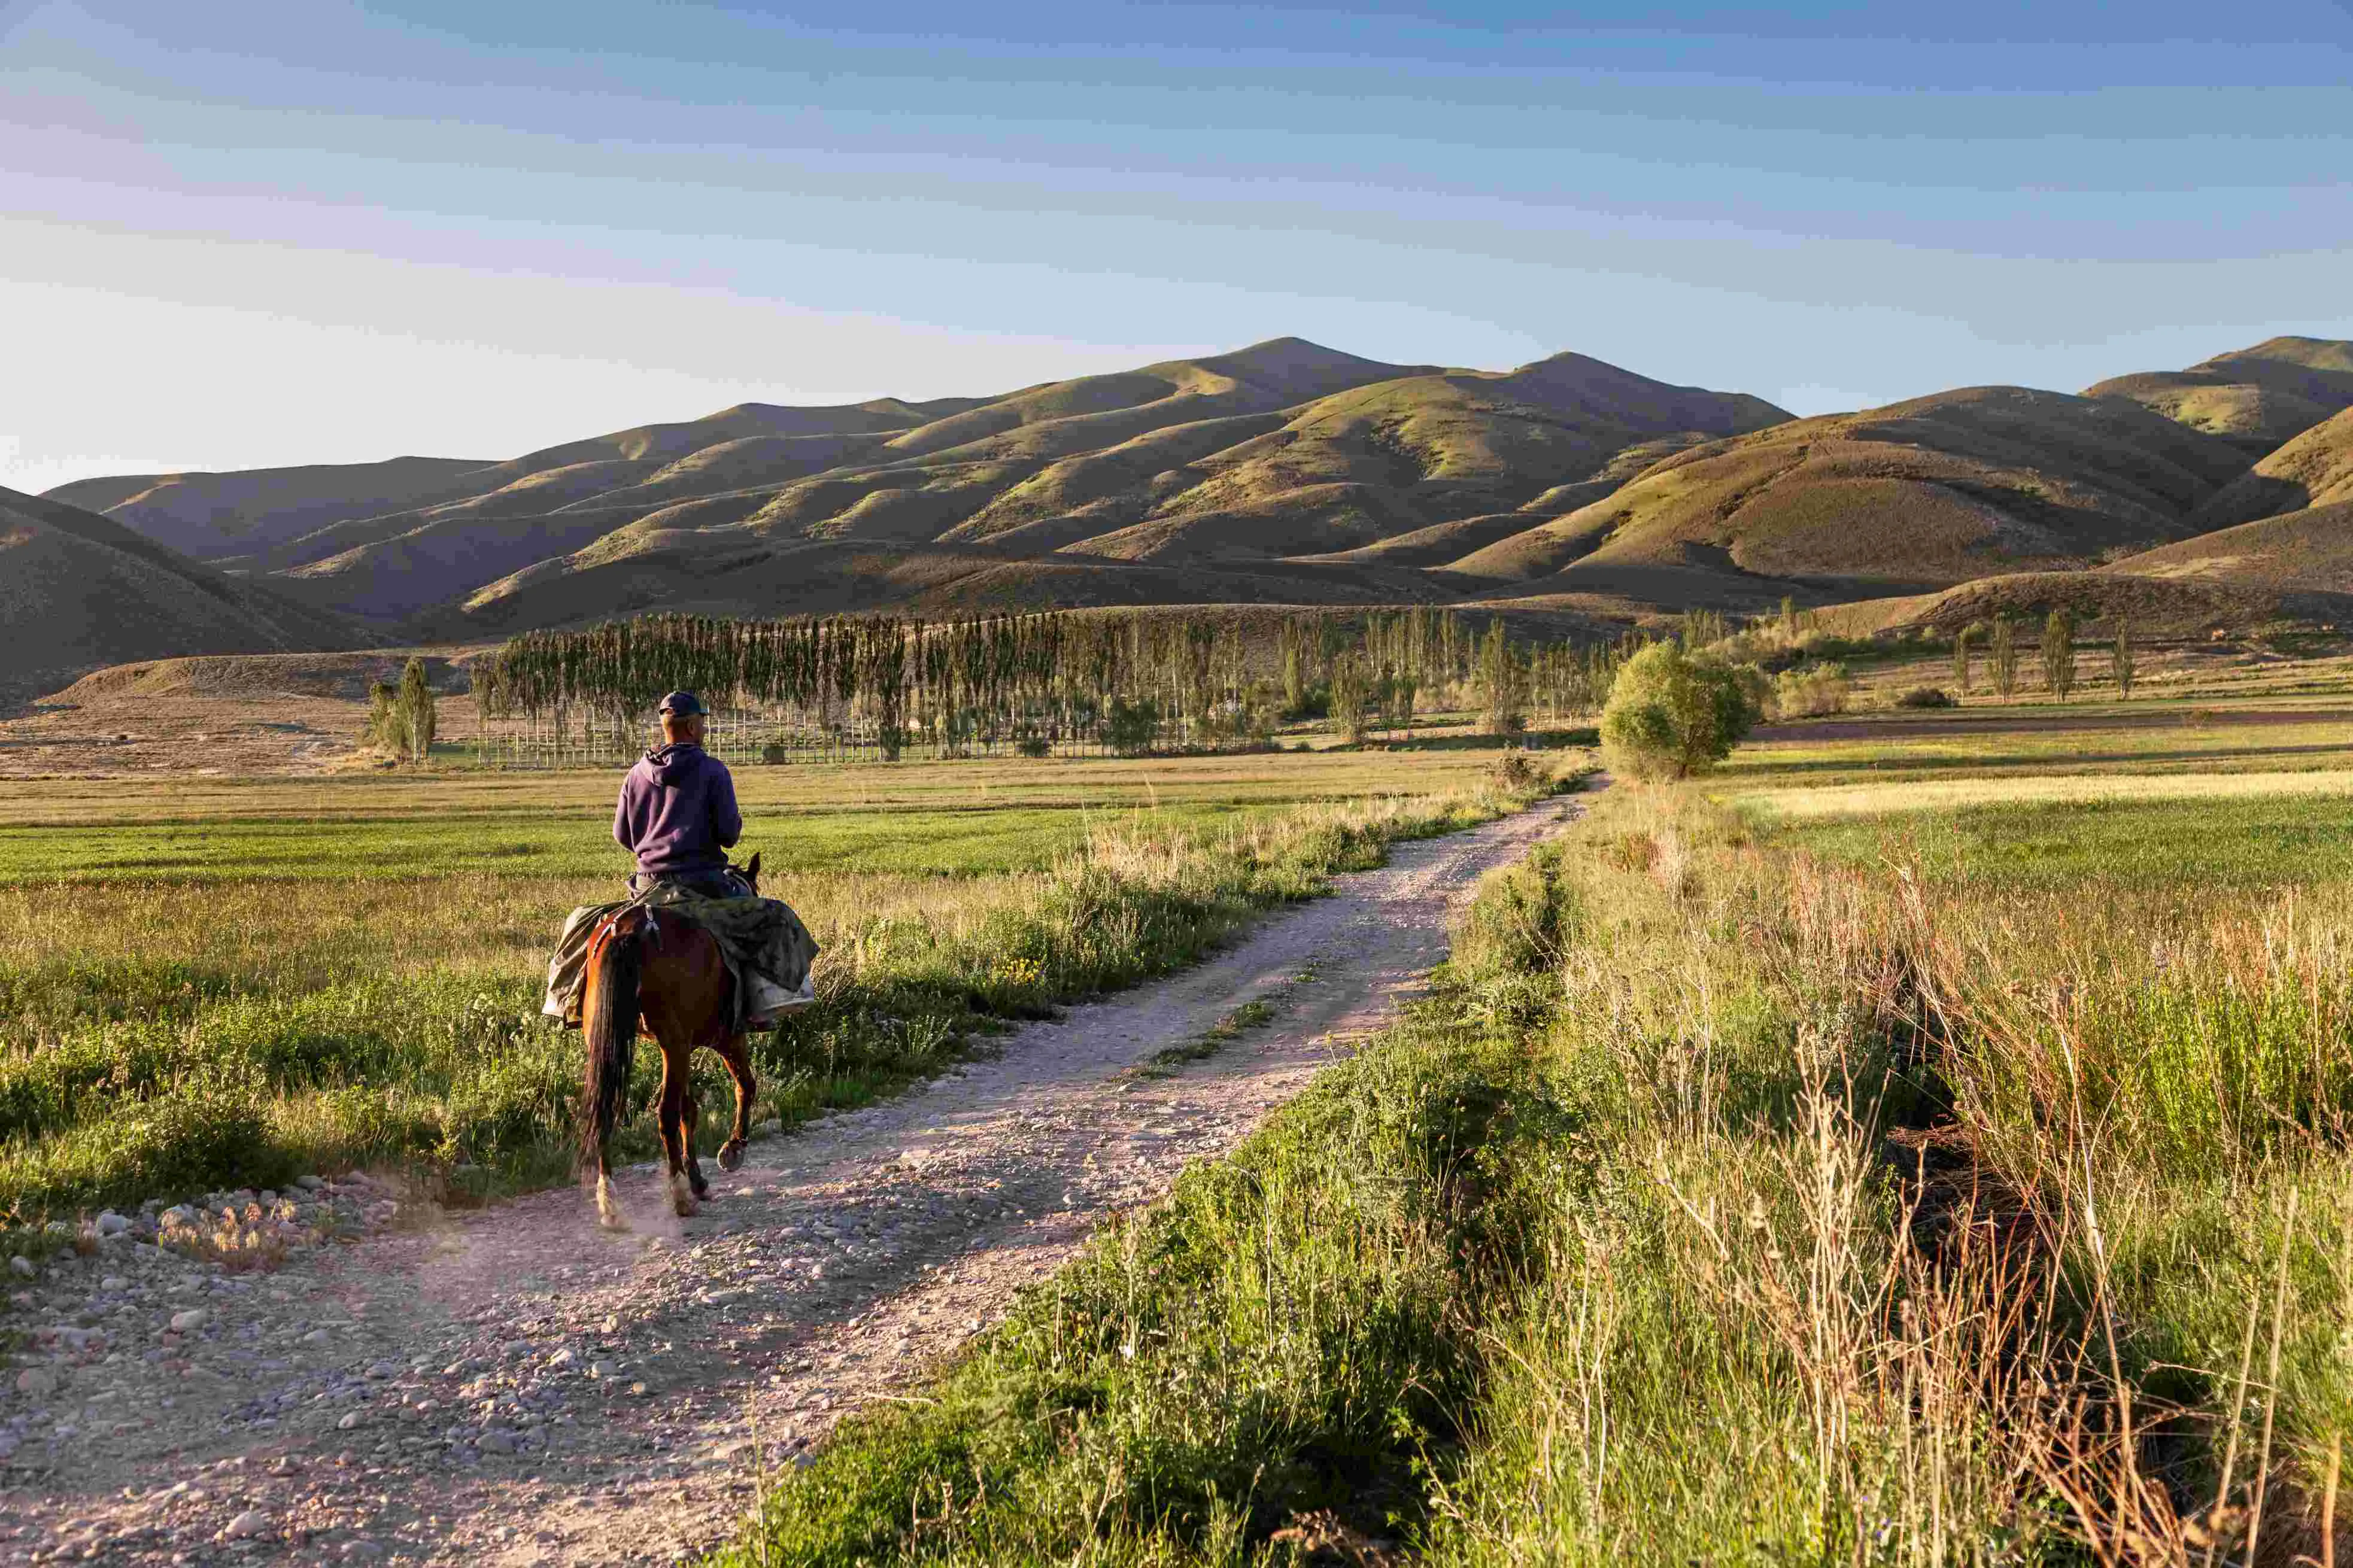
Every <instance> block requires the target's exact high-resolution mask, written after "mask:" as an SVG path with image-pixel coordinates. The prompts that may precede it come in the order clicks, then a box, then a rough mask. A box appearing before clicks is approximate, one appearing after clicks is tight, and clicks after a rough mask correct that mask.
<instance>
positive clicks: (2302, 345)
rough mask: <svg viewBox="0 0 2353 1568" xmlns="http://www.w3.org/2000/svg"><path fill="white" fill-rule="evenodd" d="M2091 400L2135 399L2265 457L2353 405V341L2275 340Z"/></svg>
mask: <svg viewBox="0 0 2353 1568" xmlns="http://www.w3.org/2000/svg"><path fill="white" fill-rule="evenodd" d="M2084 396H2086V397H2123V398H2129V399H2131V400H2132V401H2133V402H2135V403H2137V404H2140V405H2142V406H2143V407H2145V408H2148V409H2151V410H2153V411H2154V412H2156V413H2158V414H2162V415H2164V416H2166V417H2167V418H2168V419H2173V420H2177V421H2179V422H2180V423H2181V424H2184V425H2187V426H2189V427H2190V428H2191V429H2193V430H2202V431H2204V432H2206V433H2207V434H2208V435H2211V436H2220V437H2223V438H2224V439H2226V440H2230V441H2233V442H2236V443H2237V444H2239V445H2240V446H2241V447H2244V448H2245V449H2246V450H2247V452H2248V453H2249V455H2250V456H2260V455H2261V454H2263V453H2265V452H2268V451H2271V450H2272V449H2273V448H2274V447H2277V446H2279V445H2280V444H2281V443H2282V442H2284V441H2286V440H2288V439H2289V438H2291V437H2295V436H2297V435H2299V434H2301V433H2302V432H2304V431H2306V430H2308V429H2310V428H2311V427H2312V426H2315V425H2317V424H2319V423H2320V422H2321V421H2322V420H2324V419H2326V418H2327V417H2328V416H2330V415H2332V414H2336V413H2337V412H2338V411H2340V410H2342V409H2345V408H2348V407H2353V342H2344V341H2341V340H2338V339H2334V338H2272V339H2270V340H2268V341H2266V342H2260V343H2257V344H2255V345H2254V346H2253V348H2245V349H2234V350H2232V352H2231V353H2222V354H2216V355H2215V356H2214V357H2213V358H2212V359H2210V360H2207V361H2205V362H2203V363H2199V364H2194V365H2191V366H2190V367H2189V369H2188V370H2166V371H2145V372H2142V373H2140V374H2135V375H2120V376H2117V377H2116V378H2114V379H2113V380H2109V381H2103V382H2100V383H2098V384H2096V385H2093V386H2088V387H2085V388H2084Z"/></svg>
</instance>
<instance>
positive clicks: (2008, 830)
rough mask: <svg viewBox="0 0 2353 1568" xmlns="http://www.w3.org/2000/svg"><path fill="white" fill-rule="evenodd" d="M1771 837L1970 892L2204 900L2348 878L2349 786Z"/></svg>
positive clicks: (1958, 815) (2042, 806)
mask: <svg viewBox="0 0 2353 1568" xmlns="http://www.w3.org/2000/svg"><path fill="white" fill-rule="evenodd" d="M2348 791H2349V792H2353V780H2348ZM1778 837H1779V841H1780V842H1782V843H1785V844H1787V845H1788V846H1790V847H1795V848H1802V849H1805V850H1808V851H1810V852H1812V853H1814V854H1817V855H1820V856H1822V857H1824V858H1829V859H1833V860H1837V861H1841V862H1842V863H1845V864H1848V865H1852V866H1857V867H1865V868H1870V867H1882V866H1886V865H1889V864H1903V865H1907V866H1911V867H1915V868H1917V870H1918V871H1919V872H1920V873H1921V874H1923V875H1925V876H1926V877H1928V878H1930V879H1934V880H1936V881H1937V882H1940V883H1966V884H1968V885H1969V886H1971V887H1972V888H1989V887H2004V888H2037V889H2064V888H2069V887H2075V886H2081V885H2083V884H2084V883H2087V882H2097V883H2100V884H2103V885H2118V884H2121V885H2127V886H2131V887H2136V888H2149V887H2164V888H2178V889H2185V890H2189V891H2192V892H2195V893H2198V894H2199V895H2200V896H2202V895H2203V893H2204V892H2206V891H2209V890H2212V889H2226V888H2227V889H2263V888H2293V887H2307V886H2310V885H2312V884H2315V883H2321V882H2336V881H2344V880H2347V879H2353V793H2348V795H2347V796H2345V797H2341V798H2319V799H2315V798H2311V797H2305V796H2286V797H2281V796H2266V795H2255V796H2249V797H2242V798H2236V799H2232V798H2223V799H2219V800H2213V799H2210V800H2133V799H2129V798H2126V799H2110V800H2087V801H2080V802H2064V801H2063V802H2029V803H2026V804H2021V805H1978V806H1969V807H1967V808H1964V809H1960V810H1952V811H1937V812H1927V813H1921V814H1908V813H1907V814H1905V815H1902V816H1895V817H1893V818H1885V817H1876V818H1875V817H1854V818H1833V819H1830V820H1826V821H1799V822H1793V823H1791V824H1789V825H1788V826H1787V827H1786V829H1785V830H1784V831H1783V832H1782V833H1781V834H1780V835H1779V836H1778Z"/></svg>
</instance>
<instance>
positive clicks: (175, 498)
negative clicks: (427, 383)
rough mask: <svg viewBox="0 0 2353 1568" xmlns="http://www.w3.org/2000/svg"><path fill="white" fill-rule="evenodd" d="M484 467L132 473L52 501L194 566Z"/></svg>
mask: <svg viewBox="0 0 2353 1568" xmlns="http://www.w3.org/2000/svg"><path fill="white" fill-rule="evenodd" d="M482 466H483V465H482V464H481V463H480V462H475V461H469V460H467V459H466V458H391V459H389V460H387V461H385V462H381V463H322V464H317V465H314V466H311V467H308V468H245V469H240V470H237V471H236V472H232V473H224V474H204V473H190V474H132V475H125V476H122V477H121V478H108V479H83V480H81V481H79V483H76V484H69V485H62V486H59V487H58V489H53V490H50V491H48V492H47V499H48V500H56V501H63V502H64V503H66V504H67V505H68V506H73V507H79V508H81V509H82V510H87V511H95V512H102V513H104V514H105V515H106V516H108V517H111V518H112V519H113V520H114V521H117V522H119V523H122V524H124V525H126V526H128V527H130V528H132V529H133V530H136V531H138V532H140V533H142V534H144V535H146V536H147V537H148V538H149V539H152V540H153V541H154V542H156V543H158V544H161V545H163V546H164V547H165V548H166V549H170V550H176V551H178V552H180V553H181V554H183V555H187V556H192V557H194V558H195V559H196V560H199V561H209V560H214V559H216V558H219V557H224V556H235V555H248V554H251V553H252V552H255V551H258V550H266V549H268V548H269V547H270V546H272V545H275V544H279V543H282V542H285V541H287V540H290V539H295V538H299V537H300V536H301V535H302V534H305V533H308V532H310V531H311V530H312V529H315V528H321V527H323V526H325V525H326V524H328V523H331V522H334V521H340V520H341V519H343V518H347V517H353V516H356V515H359V514H362V513H365V512H379V511H388V510H392V509H393V508H395V507H403V506H415V505H417V504H419V503H421V502H423V501H426V500H439V499H442V498H445V497H452V496H458V495H463V494H466V493H469V490H470V487H471V481H470V480H469V479H467V478H466V477H465V476H468V475H470V474H471V473H473V472H474V471H475V470H476V469H479V468H481V467H482Z"/></svg>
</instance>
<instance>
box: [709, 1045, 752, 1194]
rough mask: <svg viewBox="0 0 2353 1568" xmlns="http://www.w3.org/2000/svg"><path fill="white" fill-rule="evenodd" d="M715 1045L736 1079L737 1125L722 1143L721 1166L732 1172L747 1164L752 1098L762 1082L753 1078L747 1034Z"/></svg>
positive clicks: (730, 1073) (750, 1133)
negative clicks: (745, 1039)
mask: <svg viewBox="0 0 2353 1568" xmlns="http://www.w3.org/2000/svg"><path fill="white" fill-rule="evenodd" d="M715 1048H716V1049H717V1051H718V1052H719V1059H720V1060H721V1061H723V1062H725V1063H726V1064H727V1076H728V1077H729V1078H732V1079H734V1080H735V1125H734V1128H733V1131H730V1132H729V1133H728V1134H727V1142H724V1143H722V1144H721V1145H720V1146H719V1168H720V1169H721V1170H723V1171H732V1170H733V1169H734V1168H735V1167H736V1166H738V1165H740V1164H742V1163H744V1139H746V1138H749V1137H750V1136H751V1135H752V1098H753V1096H754V1094H756V1093H757V1092H758V1091H759V1085H758V1084H757V1083H755V1082H754V1080H753V1078H752V1053H751V1051H750V1049H749V1048H748V1047H747V1046H746V1043H745V1041H744V1037H743V1036H741V1035H737V1036H736V1037H733V1039H731V1040H729V1041H727V1042H726V1043H725V1044H724V1045H722V1046H719V1047H715Z"/></svg>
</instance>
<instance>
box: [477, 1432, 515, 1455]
mask: <svg viewBox="0 0 2353 1568" xmlns="http://www.w3.org/2000/svg"><path fill="white" fill-rule="evenodd" d="M474 1446H475V1447H478V1448H480V1449H481V1451H482V1452H483V1453H485V1454H512V1453H513V1452H514V1449H515V1445H514V1439H513V1438H512V1437H511V1436H508V1435H507V1434H506V1433H504V1432H485V1433H483V1434H482V1435H481V1436H480V1437H477V1438H475V1439H474Z"/></svg>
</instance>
